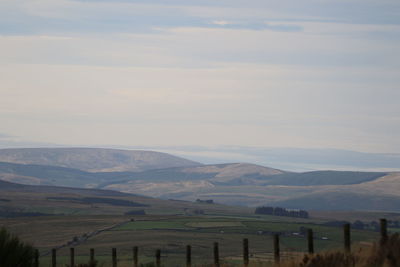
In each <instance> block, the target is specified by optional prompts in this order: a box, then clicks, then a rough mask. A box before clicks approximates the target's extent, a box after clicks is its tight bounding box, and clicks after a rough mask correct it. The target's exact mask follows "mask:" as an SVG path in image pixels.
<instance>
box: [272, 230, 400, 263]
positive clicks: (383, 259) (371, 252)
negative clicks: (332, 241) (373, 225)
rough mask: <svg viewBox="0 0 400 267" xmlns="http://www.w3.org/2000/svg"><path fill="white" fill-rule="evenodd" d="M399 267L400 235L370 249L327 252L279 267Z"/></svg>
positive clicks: (304, 257) (381, 241) (390, 237)
mask: <svg viewBox="0 0 400 267" xmlns="http://www.w3.org/2000/svg"><path fill="white" fill-rule="evenodd" d="M398 266H400V235H399V234H398V233H396V234H393V235H391V236H389V237H388V238H387V239H381V240H380V241H379V242H377V243H375V244H374V245H373V246H372V247H370V248H360V249H358V250H357V251H356V252H352V253H345V252H342V251H328V252H323V253H318V254H315V255H304V256H303V257H302V258H300V259H297V260H292V261H288V262H283V263H282V264H280V265H279V267H398Z"/></svg>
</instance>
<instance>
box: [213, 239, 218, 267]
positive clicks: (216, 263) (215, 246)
mask: <svg viewBox="0 0 400 267" xmlns="http://www.w3.org/2000/svg"><path fill="white" fill-rule="evenodd" d="M214 266H215V267H219V249H218V242H214Z"/></svg>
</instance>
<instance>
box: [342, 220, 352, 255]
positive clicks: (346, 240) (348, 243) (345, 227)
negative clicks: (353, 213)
mask: <svg viewBox="0 0 400 267" xmlns="http://www.w3.org/2000/svg"><path fill="white" fill-rule="evenodd" d="M343 235H344V251H345V252H346V253H350V251H351V240H350V224H349V223H346V224H344V225H343Z"/></svg>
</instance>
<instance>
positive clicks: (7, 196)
mask: <svg viewBox="0 0 400 267" xmlns="http://www.w3.org/2000/svg"><path fill="white" fill-rule="evenodd" d="M0 195H1V198H0V217H19V216H41V215H124V214H127V215H129V214H135V213H136V212H143V211H144V212H145V213H146V214H171V215H175V214H182V215H194V214H196V212H197V211H198V210H202V212H203V213H210V214H218V213H223V214H226V213H230V214H239V213H241V214H243V213H245V214H251V213H252V209H249V208H244V207H243V208H238V207H228V206H222V205H217V204H213V205H210V204H204V203H194V202H188V201H179V200H161V199H156V198H151V197H146V196H139V195H133V194H127V193H122V192H118V191H112V190H101V189H84V188H72V187H58V186H43V185H22V184H16V183H10V182H6V181H0Z"/></svg>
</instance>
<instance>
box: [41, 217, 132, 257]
mask: <svg viewBox="0 0 400 267" xmlns="http://www.w3.org/2000/svg"><path fill="white" fill-rule="evenodd" d="M129 222H131V221H130V220H127V221H123V222H120V223H116V224H114V225H111V226H109V227H106V228H103V229H100V230H96V231H93V232H90V233H88V234H85V235H82V236H80V237H78V239H77V240H75V238H74V239H73V240H72V241H68V242H66V243H64V244H62V245H59V246H56V247H54V249H55V250H59V249H62V248H65V247H69V246H79V245H81V244H83V243H85V242H86V241H87V240H88V239H89V238H92V237H95V236H97V235H99V234H101V233H103V232H105V231H111V230H113V229H115V228H118V227H121V226H123V225H125V224H127V223H129ZM51 251H52V250H49V251H46V252H44V253H41V254H40V256H48V255H50V254H51Z"/></svg>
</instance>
